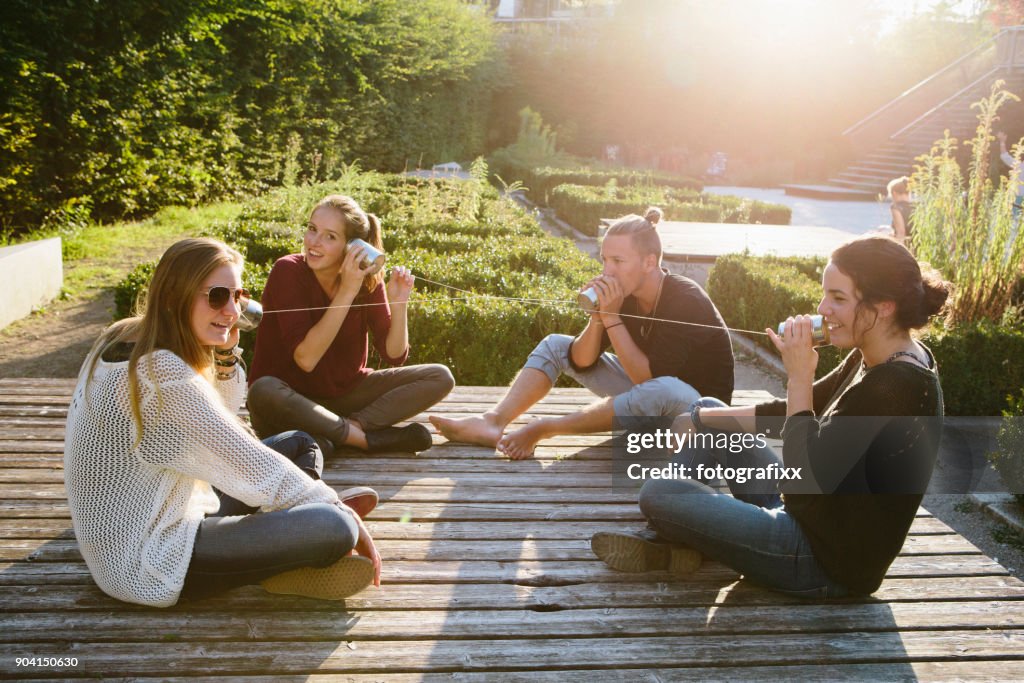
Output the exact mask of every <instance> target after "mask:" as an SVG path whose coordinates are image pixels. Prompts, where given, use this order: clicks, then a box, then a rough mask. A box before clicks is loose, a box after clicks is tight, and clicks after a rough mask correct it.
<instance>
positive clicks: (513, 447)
mask: <svg viewBox="0 0 1024 683" xmlns="http://www.w3.org/2000/svg"><path fill="white" fill-rule="evenodd" d="M548 436H551V434H550V433H549V432H548V429H547V425H546V424H545V423H544V420H543V419H541V420H534V421H533V422H531V423H530V424H528V425H526V426H524V427H520V428H519V429H517V430H515V431H514V432H509V433H508V434H506V435H505V436H503V437H501V439H499V440H498V446H497V449H498V452H500V453H503V454H504V455H506V456H508V457H509V458H511V459H512V460H525V459H526V458H532V457H533V449H534V447H536V445H537V442H538V441H540V440H541V439H543V438H545V437H548Z"/></svg>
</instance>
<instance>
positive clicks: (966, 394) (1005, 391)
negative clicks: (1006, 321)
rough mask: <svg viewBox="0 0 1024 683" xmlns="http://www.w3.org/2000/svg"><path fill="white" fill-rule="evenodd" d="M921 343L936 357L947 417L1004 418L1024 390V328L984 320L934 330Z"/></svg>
mask: <svg viewBox="0 0 1024 683" xmlns="http://www.w3.org/2000/svg"><path fill="white" fill-rule="evenodd" d="M921 341H923V342H924V343H925V344H927V345H928V348H930V349H931V350H932V352H933V353H934V354H935V358H936V360H937V361H938V363H939V376H940V377H941V378H942V395H943V397H944V399H945V402H946V414H947V415H971V416H974V415H1002V413H1003V410H1005V409H1006V407H1007V405H1008V397H1010V396H1016V395H1018V394H1019V393H1020V391H1021V387H1024V329H1022V328H1021V327H1013V326H1005V325H1004V326H1000V325H996V324H995V323H992V322H989V321H984V322H980V323H964V324H961V325H958V326H956V327H955V328H953V329H951V330H946V329H941V328H940V329H935V330H933V331H931V332H929V333H928V334H925V335H924V336H923V337H922V338H921Z"/></svg>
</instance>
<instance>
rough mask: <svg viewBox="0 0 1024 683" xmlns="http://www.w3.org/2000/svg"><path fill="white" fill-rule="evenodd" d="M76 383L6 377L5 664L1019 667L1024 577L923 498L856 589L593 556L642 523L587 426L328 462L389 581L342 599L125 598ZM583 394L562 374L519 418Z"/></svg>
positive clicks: (1, 431)
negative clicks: (69, 431) (83, 487)
mask: <svg viewBox="0 0 1024 683" xmlns="http://www.w3.org/2000/svg"><path fill="white" fill-rule="evenodd" d="M72 385H73V382H72V381H71V380H62V379H61V380H57V379H41V380H11V379H7V380H0V677H6V678H19V679H34V678H61V679H65V678H76V677H92V678H98V677H105V678H135V677H140V678H159V679H161V680H170V679H195V678H202V679H209V678H216V679H217V680H222V681H234V680H240V679H243V678H246V679H248V678H257V677H263V678H264V679H265V680H267V681H282V680H286V681H291V680H294V681H300V680H311V679H312V680H331V681H336V680H339V681H340V680H352V681H370V680H380V679H382V678H385V677H393V679H394V680H400V681H411V680H421V679H428V680H442V679H443V680H465V679H472V680H477V679H486V680H502V681H505V680H522V681H531V682H536V681H559V682H561V681H581V682H582V681H587V682H590V681H596V680H600V681H605V680H611V681H632V680H640V679H642V680H651V681H661V680H675V679H700V680H729V681H735V680H760V679H773V680H780V679H787V678H789V679H794V678H795V679H815V680H822V679H827V680H850V679H869V680H912V679H915V678H916V679H928V680H933V679H962V680H965V679H970V680H1024V583H1022V582H1021V581H1018V580H1017V579H1015V578H1013V577H1012V576H1009V575H1008V573H1007V572H1006V570H1005V569H1004V568H1003V567H1001V566H1000V565H999V564H997V563H996V562H994V561H993V560H992V559H990V558H988V557H986V556H985V555H983V554H981V553H980V552H979V551H978V550H977V548H975V547H974V546H972V545H971V544H970V543H968V542H967V541H966V540H965V539H964V538H962V537H961V536H959V535H958V534H956V533H955V532H954V531H952V530H951V529H950V528H949V527H948V526H946V525H945V524H943V523H942V522H940V521H939V520H937V519H935V518H933V517H932V516H931V515H930V514H929V513H928V512H927V511H926V510H924V509H922V510H920V511H919V514H918V517H917V519H916V520H915V522H914V525H913V528H912V529H911V534H910V537H909V538H908V540H907V543H906V545H905V547H904V548H903V551H902V552H901V554H900V556H899V557H898V558H897V559H896V561H895V562H894V563H893V565H892V568H891V569H890V572H889V576H888V577H887V578H886V581H885V582H884V583H883V584H882V587H881V589H880V590H879V591H878V592H877V593H876V595H875V596H874V598H872V599H867V600H856V601H849V602H837V603H805V602H800V601H797V600H795V599H791V598H788V597H786V596H783V595H780V594H777V593H773V592H771V591H768V590H764V589H761V588H758V587H756V586H752V585H749V583H747V582H745V581H741V580H738V577H737V575H736V574H735V573H734V572H732V571H731V570H729V569H727V568H725V567H723V566H722V565H720V564H717V563H713V562H705V564H704V566H703V567H702V568H701V569H700V571H699V572H698V573H697V574H695V575H694V576H693V577H691V578H689V579H686V580H673V579H671V578H670V577H669V576H668V575H663V574H648V575H628V574H620V573H616V572H614V571H612V570H610V569H607V568H606V567H605V566H604V565H603V564H602V563H601V562H600V561H598V560H597V559H596V558H594V557H593V555H592V554H591V552H590V549H589V538H590V535H591V534H592V533H594V532H595V531H598V530H602V529H614V528H635V527H637V526H638V525H640V523H641V517H640V514H639V512H638V509H637V506H636V503H635V494H631V493H630V492H620V491H617V490H613V489H611V488H609V482H610V475H609V472H610V457H611V449H610V445H609V441H608V439H607V438H605V437H601V436H595V437H573V438H561V439H557V440H555V441H553V442H549V443H546V444H545V445H544V446H542V447H541V448H540V449H539V451H538V457H537V458H536V459H534V460H529V461H523V462H515V463H513V462H507V461H504V460H501V459H498V458H496V457H495V456H494V455H493V454H492V453H489V452H488V451H487V450H486V449H482V448H474V447H466V446H457V445H448V444H445V443H442V442H443V440H442V439H440V438H438V446H437V447H435V448H433V449H432V450H431V451H429V452H427V453H425V454H423V455H421V456H417V457H413V456H404V457H400V456H394V457H374V458H365V457H359V458H345V459H335V460H332V461H330V462H329V463H328V467H327V472H326V473H325V479H326V480H327V481H328V483H330V484H332V485H333V486H335V487H337V488H340V487H343V486H347V485H352V484H369V485H373V486H375V487H376V488H377V489H378V490H379V491H380V492H381V495H382V498H383V501H382V504H381V506H380V507H379V508H378V509H377V510H376V511H374V512H373V513H372V514H371V515H370V517H369V524H370V529H371V531H372V532H373V534H374V536H375V538H376V539H377V542H378V545H379V548H380V550H381V554H382V555H383V556H384V585H383V587H382V588H380V589H379V590H377V589H370V590H367V591H365V592H363V593H362V594H360V595H358V596H356V597H354V598H352V599H350V600H348V601H347V602H346V603H331V602H320V601H315V600H309V599H305V598H294V597H287V596H279V595H269V594H266V593H264V592H263V591H262V590H260V589H259V588H257V587H248V588H244V589H239V590H236V591H232V592H231V593H228V594H225V595H223V596H221V597H217V598H213V599H209V600H205V601H202V602H197V603H193V604H189V605H179V606H177V607H174V608H170V609H167V610H156V609H148V608H143V607H139V606H133V605H126V604H122V603H119V602H117V601H115V600H113V599H111V598H108V597H107V596H105V595H104V594H103V593H102V592H100V591H99V589H97V588H96V587H95V585H94V584H93V582H92V580H91V578H90V577H89V574H88V572H87V570H86V567H85V565H84V564H83V563H82V561H81V557H80V555H79V553H78V549H77V547H76V544H75V540H74V537H73V534H72V531H71V523H70V519H69V516H68V507H67V503H66V500H65V496H64V487H63V483H62V471H61V467H62V451H63V442H62V439H63V434H64V419H65V416H66V412H67V403H68V399H69V396H70V393H71V390H72ZM500 392H501V389H498V388H487V387H460V388H458V389H456V391H455V392H454V393H453V394H452V395H451V396H450V397H449V398H448V400H446V401H445V403H444V404H442V405H441V406H440V407H439V409H438V410H439V412H440V411H444V412H448V413H468V412H477V411H479V410H480V409H481V408H482V407H483V406H485V405H488V404H490V403H492V402H493V401H494V400H495V398H497V396H499V395H500ZM742 398H743V399H744V400H748V401H749V400H752V399H753V395H752V394H747V395H745V396H743V397H742ZM588 400H589V395H588V394H587V393H586V392H584V391H582V390H571V389H570V390H558V391H556V392H555V393H554V394H553V395H552V396H551V397H549V398H548V399H547V400H546V401H544V402H543V403H542V404H540V405H539V406H537V409H536V410H535V411H534V413H535V414H541V413H549V414H550V413H560V412H565V411H568V410H572V409H575V408H576V407H577V406H579V405H581V404H582V403H583V402H585V401H588ZM18 657H65V658H67V657H75V658H77V661H78V663H77V666H64V667H54V666H35V667H24V666H22V667H18V666H17V665H16V658H18Z"/></svg>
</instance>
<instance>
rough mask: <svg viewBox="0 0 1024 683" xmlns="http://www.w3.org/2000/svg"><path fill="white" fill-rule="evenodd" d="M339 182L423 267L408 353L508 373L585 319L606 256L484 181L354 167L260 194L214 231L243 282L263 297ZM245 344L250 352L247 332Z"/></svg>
mask: <svg viewBox="0 0 1024 683" xmlns="http://www.w3.org/2000/svg"><path fill="white" fill-rule="evenodd" d="M336 192H337V193H342V194H348V195H351V196H353V197H354V198H355V199H356V200H357V201H358V202H360V204H361V205H362V206H363V207H364V208H365V209H367V210H368V211H372V212H374V213H378V215H379V216H380V217H381V221H382V225H383V229H384V246H385V250H386V252H387V254H388V262H389V264H391V265H406V266H409V267H410V268H411V269H412V271H413V273H414V274H415V275H416V276H417V277H418V280H417V284H416V293H415V294H414V298H413V302H414V303H413V304H412V305H410V307H409V325H410V345H411V347H412V350H411V354H410V358H411V360H410V362H414V363H427V362H439V363H446V364H447V365H448V366H449V367H450V368H451V369H452V371H453V372H454V373H455V376H456V377H457V378H458V380H459V382H461V383H463V384H506V383H508V382H509V381H511V379H512V378H513V377H514V376H515V373H516V372H518V370H519V369H520V368H521V367H522V364H523V362H524V361H525V359H526V357H527V355H528V354H529V352H530V351H531V350H532V349H533V347H534V346H536V344H537V343H538V342H539V341H540V340H541V339H543V338H544V336H546V335H547V334H549V333H551V332H554V331H562V332H564V331H566V330H576V329H580V328H582V327H583V325H584V323H585V322H586V316H585V314H583V313H582V312H581V311H580V310H579V309H578V308H577V307H576V305H575V294H576V292H577V290H578V289H579V287H580V285H581V284H582V283H583V282H585V281H586V280H587V279H589V278H590V277H593V275H595V274H596V273H597V272H598V270H599V267H598V265H597V264H596V263H595V262H594V261H593V260H592V259H590V258H589V257H587V256H586V255H584V254H583V253H581V252H580V251H579V250H578V249H576V247H575V245H574V244H573V243H572V242H570V241H569V240H564V239H557V238H554V237H551V236H549V235H547V234H546V233H545V232H544V231H543V230H541V229H540V227H539V226H538V225H537V223H536V221H535V220H534V219H533V218H532V217H531V216H529V215H528V214H527V213H526V212H524V211H523V210H522V209H520V208H518V207H517V206H515V205H514V204H513V203H512V202H511V201H509V200H507V199H504V198H501V197H499V195H498V193H497V191H496V190H495V189H494V188H492V187H489V186H487V185H486V184H484V183H478V182H475V181H450V180H424V179H416V178H407V177H404V176H395V175H383V174H379V173H357V172H354V171H353V172H349V173H346V175H345V177H344V178H343V179H342V180H340V181H338V182H335V183H321V184H318V185H314V186H305V187H301V188H285V189H281V190H278V191H275V192H272V193H269V194H267V195H265V196H261V197H258V198H255V199H253V200H252V201H250V202H249V203H247V204H246V206H245V207H244V208H243V210H242V211H241V213H240V215H239V218H238V219H237V220H235V221H230V222H224V223H220V224H216V225H212V226H209V228H208V229H207V230H206V233H207V234H209V235H213V236H216V237H218V238H220V239H223V240H224V241H226V242H228V243H230V244H232V245H233V246H235V247H236V248H238V249H239V250H240V251H243V252H244V253H246V254H247V264H246V268H245V272H244V273H243V283H244V285H245V286H246V287H247V288H248V289H249V290H250V291H252V292H253V294H254V296H256V297H257V298H259V297H260V296H261V295H262V292H263V286H264V284H265V283H266V278H267V274H268V273H269V270H270V268H271V266H272V265H273V261H274V260H275V259H276V258H278V257H279V256H280V255H283V254H286V253H294V252H297V251H298V250H299V248H300V245H301V232H300V231H299V228H300V226H301V225H302V224H304V223H305V219H306V217H307V216H308V213H309V210H310V209H311V207H312V206H314V205H315V204H316V202H317V201H318V200H319V199H320V198H322V197H323V196H325V195H327V194H331V193H336ZM152 268H153V264H146V265H145V266H142V267H139V268H137V269H136V270H135V271H133V272H132V273H131V274H130V275H129V276H128V277H127V278H125V280H124V281H122V282H121V283H120V284H119V285H118V294H117V297H118V311H117V312H118V316H119V317H123V316H124V315H127V314H128V311H129V310H130V305H131V301H133V300H134V297H135V296H136V295H137V294H138V293H140V292H141V291H142V290H143V288H144V287H145V285H146V283H148V282H149V278H150V277H151V276H152ZM452 288H457V289H452ZM460 290H464V291H460ZM480 295H494V296H500V297H514V298H521V299H529V300H533V301H529V302H517V301H504V300H495V299H490V298H486V296H480ZM267 315H273V313H267ZM242 346H243V347H244V348H246V349H247V351H246V354H247V355H246V359H247V360H251V349H252V338H251V335H249V334H248V333H243V338H242Z"/></svg>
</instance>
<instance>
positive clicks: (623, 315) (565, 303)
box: [263, 275, 768, 337]
mask: <svg viewBox="0 0 1024 683" xmlns="http://www.w3.org/2000/svg"><path fill="white" fill-rule="evenodd" d="M415 277H416V278H417V279H418V280H421V281H423V282H426V283H428V284H432V285H437V286H438V287H445V288H447V289H451V290H454V291H456V292H460V293H463V294H468V295H469V296H464V297H448V298H446V299H443V301H471V300H473V299H494V300H495V301H515V302H518V303H531V304H533V303H539V304H555V305H556V306H578V305H579V304H577V302H575V301H569V300H566V299H528V298H523V297H511V296H498V295H497V294H480V293H478V292H471V291H469V290H468V289H462V288H460V287H456V286H454V285H447V284H445V283H443V282H435V281H434V280H429V279H427V278H425V277H423V276H421V275H416V276H415ZM431 303H440V301H439V300H438V299H415V300H410V301H408V302H407V304H431ZM386 305H388V302H386V301H381V302H374V303H369V304H346V305H338V306H311V307H309V308H275V309H273V310H266V309H264V311H263V314H264V315H266V314H267V313H301V312H305V311H327V310H330V309H332V308H366V307H368V306H386ZM616 315H617V316H618V317H620V318H639V319H640V320H647V321H651V322H657V323H670V324H673V325H689V326H691V327H707V328H710V329H714V330H720V329H722V328H721V327H720V326H718V325H706V324H704V323H694V322H687V321H683V320H669V319H667V318H652V317H650V316H647V315H631V314H628V313H616ZM725 329H727V330H730V331H732V332H742V333H744V334H760V335H762V336H765V337H767V336H768V334H767V333H766V332H759V331H756V330H741V329H738V328H735V327H726V328H725Z"/></svg>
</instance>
